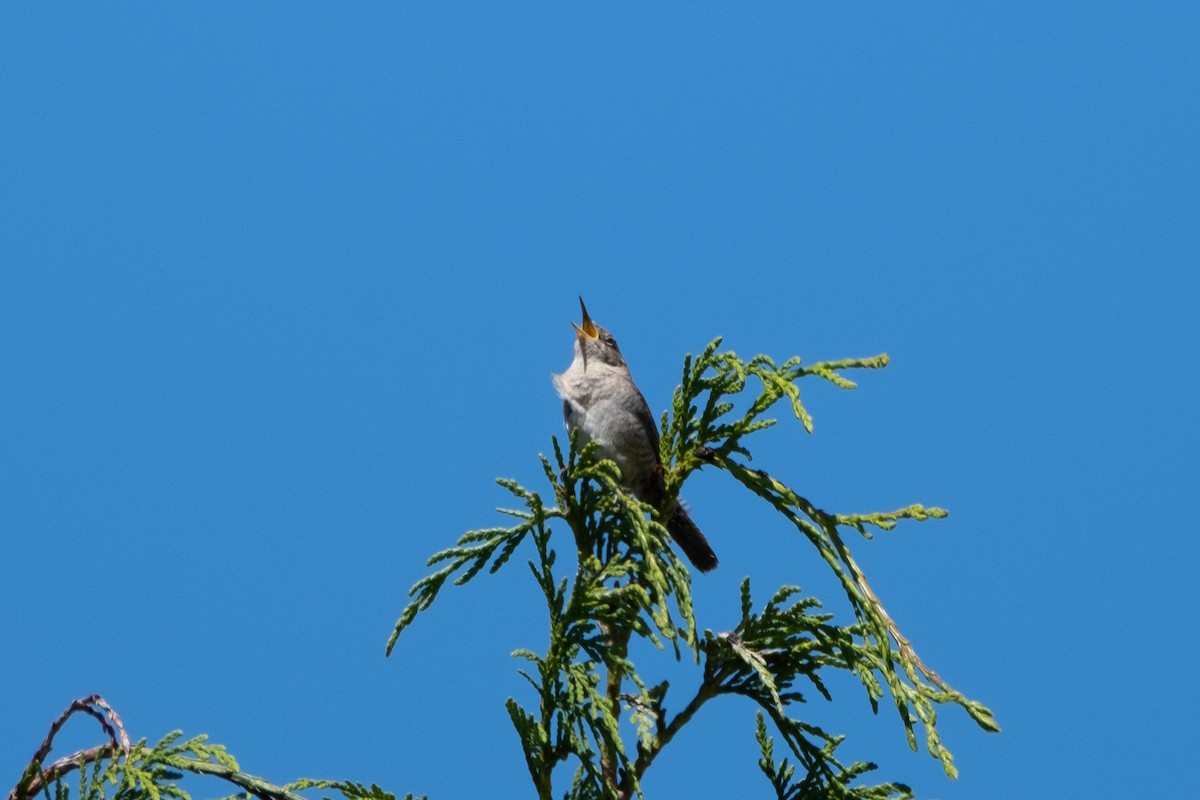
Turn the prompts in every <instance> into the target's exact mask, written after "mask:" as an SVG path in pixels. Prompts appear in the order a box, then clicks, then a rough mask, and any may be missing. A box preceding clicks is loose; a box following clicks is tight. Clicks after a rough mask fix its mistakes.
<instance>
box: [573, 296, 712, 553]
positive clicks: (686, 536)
mask: <svg viewBox="0 0 1200 800" xmlns="http://www.w3.org/2000/svg"><path fill="white" fill-rule="evenodd" d="M579 307H580V309H582V311H583V322H582V323H581V324H579V325H576V324H575V323H574V322H572V323H571V325H572V327H574V328H575V360H574V361H572V362H571V366H570V367H568V368H567V371H566V372H564V373H563V374H561V375H554V376H553V379H554V388H555V389H557V390H558V394H559V396H560V397H562V399H563V419H564V420H565V422H566V424H567V428H568V429H569V430H572V431H574V430H578V431H579V435H580V444H583V443H584V442H588V441H594V442H596V443H597V444H598V445H599V448H600V455H601V456H602V457H604V458H608V459H611V460H613V461H615V462H616V464H617V466H618V467H620V469H621V480H622V481H623V482H624V484H625V486H626V487H627V488H628V489H630V490H631V491H632V492H633V494H635V495H636V496H637V497H638V499H640V500H642V501H643V502H646V503H649V504H650V505H652V506H654V507H655V508H656V509H659V510H661V507H662V503H663V497H664V495H665V494H666V483H665V481H664V479H663V467H662V463H661V462H660V461H659V457H658V426H657V425H655V424H654V416H653V415H652V414H651V413H650V407H649V406H648V405H647V404H646V398H645V397H643V396H642V393H641V392H640V391H638V388H637V385H636V384H635V383H634V382H633V378H632V377H631V376H630V374H629V366H628V365H627V364H626V363H625V359H624V357H623V356H622V355H621V350H620V348H618V347H617V340H616V339H614V338H613V335H612V334H611V333H609V332H608V331H606V330H605V329H604V328H601V327H600V326H599V325H597V324H596V323H595V322H593V321H592V319H591V318H590V317H589V316H588V313H587V307H586V306H584V304H583V298H582V297H581V298H579ZM666 528H667V531H668V532H669V533H670V534H671V537H672V538H673V539H674V540H675V542H676V544H678V545H679V547H680V548H681V549H682V550H683V552H684V555H686V556H687V557H688V560H689V561H691V562H692V563H693V564H694V565H695V566H696V568H697V569H699V570H700V571H701V572H708V571H709V570H711V569H713V568H715V567H716V566H717V554H716V553H714V552H713V549H712V547H710V546H709V544H708V540H707V539H705V538H704V534H703V533H701V532H700V529H699V528H697V527H696V524H695V523H694V522H692V520H691V517H689V516H688V513H687V511H686V510H685V509H684V507H683V506H682V505H681V504H680V503H679V502H676V503H675V508H674V509H673V510H672V511H671V512H670V516H669V517H668V518H667V520H666Z"/></svg>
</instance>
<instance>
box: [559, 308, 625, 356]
mask: <svg viewBox="0 0 1200 800" xmlns="http://www.w3.org/2000/svg"><path fill="white" fill-rule="evenodd" d="M579 308H580V310H581V311H582V312H583V321H582V322H581V323H580V324H578V325H576V324H575V323H574V322H572V323H571V327H573V328H574V329H575V353H576V354H577V355H580V356H582V357H583V367H584V369H587V365H588V362H589V361H593V360H595V361H599V362H600V363H603V364H608V365H610V366H614V367H624V366H626V364H625V358H624V357H623V356H622V355H621V348H619V347H617V340H616V339H615V338H613V335H612V334H611V333H609V332H608V331H606V330H605V329H604V328H601V327H600V326H599V325H597V324H596V323H595V322H593V321H592V318H591V317H589V316H588V312H587V306H585V305H584V304H583V298H582V297H581V298H579Z"/></svg>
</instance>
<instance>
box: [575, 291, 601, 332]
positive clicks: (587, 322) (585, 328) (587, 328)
mask: <svg viewBox="0 0 1200 800" xmlns="http://www.w3.org/2000/svg"><path fill="white" fill-rule="evenodd" d="M579 308H580V310H581V311H582V312H583V322H582V323H581V324H579V325H576V324H575V323H574V322H572V323H571V327H572V328H574V329H575V335H576V336H578V337H579V338H580V339H582V338H583V337H585V336H586V337H587V338H589V339H598V338H600V329H599V328H597V327H596V323H594V322H592V318H591V317H589V316H588V313H587V306H585V305H584V304H583V298H582V297H581V298H579Z"/></svg>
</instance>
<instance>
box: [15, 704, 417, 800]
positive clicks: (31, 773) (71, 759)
mask: <svg viewBox="0 0 1200 800" xmlns="http://www.w3.org/2000/svg"><path fill="white" fill-rule="evenodd" d="M77 713H83V714H87V715H88V716H91V717H93V718H95V719H96V720H97V721H99V723H100V725H101V728H102V729H103V731H104V733H105V734H106V735H107V738H108V742H107V743H105V744H102V745H98V746H96V747H92V748H90V749H87V750H81V751H79V752H77V753H72V754H71V755H69V756H64V757H63V758H60V759H58V760H56V761H54V762H52V763H49V764H47V763H45V761H46V758H47V757H48V755H49V753H50V751H51V749H52V747H53V743H54V737H55V736H56V734H57V733H58V731H59V730H60V729H61V728H62V726H63V725H64V724H65V723H66V721H67V720H68V719H69V718H70V717H71V716H72V715H74V714H77ZM72 773H74V774H72ZM198 775H208V776H212V777H214V778H217V779H219V780H221V781H223V782H225V783H228V784H230V785H232V786H233V787H235V788H236V790H237V791H235V792H234V793H233V794H230V795H228V796H227V797H225V798H222V800H243V798H244V799H245V800H249V799H250V798H258V800H313V799H312V796H311V793H312V792H314V791H316V790H325V791H322V792H321V794H320V796H321V797H325V798H328V794H327V793H326V791H333V792H337V793H338V794H340V795H341V796H342V797H343V798H345V800H396V796H395V795H393V794H390V793H389V792H385V791H384V790H383V789H380V788H379V787H378V786H374V785H372V786H370V787H366V786H363V785H362V784H358V783H353V782H350V781H325V780H311V779H301V780H298V781H295V782H293V783H290V784H286V785H283V786H277V785H275V784H272V783H269V782H268V781H265V780H263V779H262V778H259V777H257V776H255V775H251V774H249V773H246V772H243V771H242V770H241V767H239V766H238V763H237V761H236V760H235V759H234V758H233V756H232V755H230V754H229V752H228V751H227V750H226V749H225V748H224V747H222V746H221V745H219V744H211V743H210V742H209V741H208V738H207V737H205V736H196V737H193V738H191V739H184V738H183V734H182V732H181V731H173V732H172V733H169V734H167V735H166V736H164V737H163V738H162V740H160V741H159V742H158V743H157V744H155V745H148V744H147V743H146V740H145V739H142V740H141V741H138V742H136V743H130V740H129V736H128V735H127V734H126V733H125V728H124V726H123V724H122V723H121V718H120V717H119V716H117V714H116V712H115V711H113V709H112V708H111V707H109V705H108V704H107V703H106V702H104V699H103V698H101V697H100V696H99V695H92V696H91V697H85V698H81V699H79V700H76V701H75V702H73V703H72V704H71V705H70V706H69V707H68V708H67V710H66V711H64V712H63V714H62V715H61V716H60V717H59V718H58V719H57V720H56V721H55V722H54V724H53V725H51V727H50V733H49V734H48V735H47V736H46V739H45V741H44V742H43V743H42V745H41V747H40V748H38V751H37V753H35V754H34V757H33V760H32V761H31V762H30V763H29V766H28V767H27V768H26V769H25V772H24V774H23V775H22V776H21V780H20V781H18V783H17V785H16V787H14V788H13V790H12V791H11V792H10V793H9V795H8V800H34V798H39V797H41V798H45V799H46V800H71V791H72V788H74V790H75V797H76V798H78V800H191V795H190V794H189V793H188V792H187V791H186V790H185V789H184V788H183V786H182V785H181V784H180V781H181V780H183V779H185V778H187V777H189V776H198ZM302 792H309V793H310V794H309V795H305V794H302ZM405 800H416V798H415V797H414V796H413V795H411V794H410V795H406V798H405Z"/></svg>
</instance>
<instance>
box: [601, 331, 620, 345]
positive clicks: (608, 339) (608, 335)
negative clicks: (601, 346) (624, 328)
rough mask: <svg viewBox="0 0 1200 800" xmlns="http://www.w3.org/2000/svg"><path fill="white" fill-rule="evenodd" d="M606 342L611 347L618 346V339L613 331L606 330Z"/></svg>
mask: <svg viewBox="0 0 1200 800" xmlns="http://www.w3.org/2000/svg"><path fill="white" fill-rule="evenodd" d="M604 343H605V344H606V345H608V346H609V347H616V346H617V340H616V339H614V338H613V335H612V334H611V333H607V332H605V334H604Z"/></svg>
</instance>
